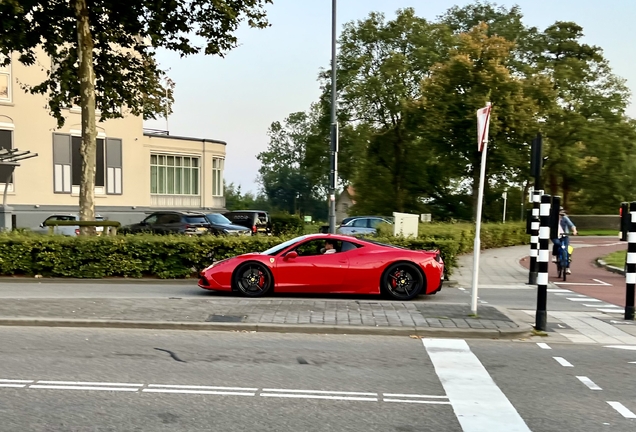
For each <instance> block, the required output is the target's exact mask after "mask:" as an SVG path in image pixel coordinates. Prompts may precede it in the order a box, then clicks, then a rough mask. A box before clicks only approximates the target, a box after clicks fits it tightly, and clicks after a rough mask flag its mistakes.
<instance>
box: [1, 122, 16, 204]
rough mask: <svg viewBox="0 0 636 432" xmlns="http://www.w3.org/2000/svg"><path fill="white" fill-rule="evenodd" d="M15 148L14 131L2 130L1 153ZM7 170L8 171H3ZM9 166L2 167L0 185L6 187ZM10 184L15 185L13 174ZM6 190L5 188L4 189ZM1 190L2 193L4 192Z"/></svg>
mask: <svg viewBox="0 0 636 432" xmlns="http://www.w3.org/2000/svg"><path fill="white" fill-rule="evenodd" d="M12 148H13V131H12V130H9V129H0V151H2V150H11V149H12ZM2 168H6V169H2ZM9 168H10V167H9V166H7V165H5V166H4V167H3V166H1V165H0V183H2V184H3V185H4V183H5V182H6V181H7V177H8V176H9V172H10V171H9ZM9 184H13V174H11V178H10V179H9ZM3 189H4V188H3ZM3 189H0V193H2V190H3Z"/></svg>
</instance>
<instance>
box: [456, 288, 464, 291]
mask: <svg viewBox="0 0 636 432" xmlns="http://www.w3.org/2000/svg"><path fill="white" fill-rule="evenodd" d="M457 289H458V290H460V291H466V288H457Z"/></svg>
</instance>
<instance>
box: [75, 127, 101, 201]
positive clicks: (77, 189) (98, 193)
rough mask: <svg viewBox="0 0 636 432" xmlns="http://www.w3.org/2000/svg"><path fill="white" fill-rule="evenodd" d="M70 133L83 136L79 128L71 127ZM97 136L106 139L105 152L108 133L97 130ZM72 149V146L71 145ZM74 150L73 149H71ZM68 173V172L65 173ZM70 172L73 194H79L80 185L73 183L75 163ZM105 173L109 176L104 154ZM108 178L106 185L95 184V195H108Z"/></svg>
mask: <svg viewBox="0 0 636 432" xmlns="http://www.w3.org/2000/svg"><path fill="white" fill-rule="evenodd" d="M69 135H71V137H80V138H81V137H82V131H80V130H77V129H71V131H70V133H69ZM97 138H100V139H103V140H104V152H105V151H106V134H105V133H104V132H101V131H100V132H97ZM71 149H72V147H71ZM71 151H72V150H71ZM71 157H72V156H71ZM65 174H66V173H65ZM69 174H70V176H71V177H70V178H71V195H79V193H80V186H77V185H74V184H73V180H72V178H73V165H72V164H71V172H70V173H69ZM104 175H105V176H107V175H108V173H107V171H106V155H105V154H104ZM107 182H108V180H107V179H104V186H95V195H100V196H101V195H106V184H107Z"/></svg>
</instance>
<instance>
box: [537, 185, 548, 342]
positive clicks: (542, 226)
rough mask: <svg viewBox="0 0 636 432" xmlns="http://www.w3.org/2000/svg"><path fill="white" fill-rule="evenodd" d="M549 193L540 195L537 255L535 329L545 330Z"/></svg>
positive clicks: (546, 317) (546, 316) (546, 314)
mask: <svg viewBox="0 0 636 432" xmlns="http://www.w3.org/2000/svg"><path fill="white" fill-rule="evenodd" d="M550 198H551V197H550V195H542V196H541V204H540V207H539V220H540V222H539V254H538V257H537V269H538V272H537V312H536V316H535V318H536V323H535V329H537V330H542V331H545V329H546V326H547V322H548V312H547V303H548V263H549V262H550Z"/></svg>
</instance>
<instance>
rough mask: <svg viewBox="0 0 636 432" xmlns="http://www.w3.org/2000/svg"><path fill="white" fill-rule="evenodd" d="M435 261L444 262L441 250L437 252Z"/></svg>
mask: <svg viewBox="0 0 636 432" xmlns="http://www.w3.org/2000/svg"><path fill="white" fill-rule="evenodd" d="M435 261H437V262H438V263H441V262H442V256H441V255H440V253H439V252H437V253H436V254H435Z"/></svg>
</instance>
